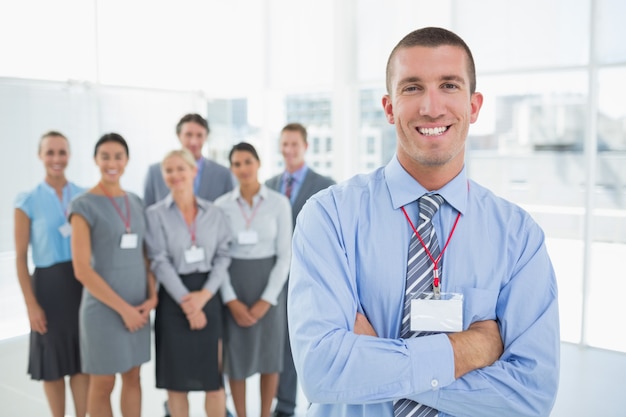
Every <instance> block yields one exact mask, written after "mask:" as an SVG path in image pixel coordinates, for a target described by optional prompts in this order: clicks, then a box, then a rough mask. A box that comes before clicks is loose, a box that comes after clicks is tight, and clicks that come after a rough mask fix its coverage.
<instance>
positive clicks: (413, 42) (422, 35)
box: [387, 27, 476, 94]
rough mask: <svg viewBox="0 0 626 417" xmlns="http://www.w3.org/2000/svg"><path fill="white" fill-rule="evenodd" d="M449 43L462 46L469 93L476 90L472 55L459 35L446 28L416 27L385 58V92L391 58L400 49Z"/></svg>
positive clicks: (432, 46) (388, 83)
mask: <svg viewBox="0 0 626 417" xmlns="http://www.w3.org/2000/svg"><path fill="white" fill-rule="evenodd" d="M443 45H449V46H457V47H460V48H463V49H464V50H465V53H466V55H467V73H468V74H467V75H468V76H469V82H470V93H471V94H474V93H475V92H476V66H475V65H474V57H473V56H472V51H470V49H469V46H467V44H466V43H465V41H464V40H463V39H461V37H460V36H459V35H457V34H456V33H454V32H451V31H449V30H447V29H442V28H437V27H427V28H422V29H417V30H415V31H413V32H411V33H409V34H408V35H406V36H405V37H404V38H402V40H400V42H398V44H397V45H396V46H395V47H394V48H393V50H392V51H391V54H390V55H389V59H388V60H387V94H391V72H392V71H393V64H392V62H393V58H394V57H395V55H396V52H398V50H400V49H404V48H411V47H413V46H425V47H427V48H436V47H438V46H443Z"/></svg>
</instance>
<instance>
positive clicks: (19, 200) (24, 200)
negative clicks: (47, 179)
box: [14, 192, 33, 219]
mask: <svg viewBox="0 0 626 417" xmlns="http://www.w3.org/2000/svg"><path fill="white" fill-rule="evenodd" d="M31 195H32V194H31V193H27V192H25V193H19V194H18V195H17V197H15V204H14V206H15V208H16V209H20V210H22V211H23V212H24V213H25V214H26V216H28V218H29V219H32V218H33V208H32V204H31V202H32V198H31Z"/></svg>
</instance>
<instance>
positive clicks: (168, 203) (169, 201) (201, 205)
mask: <svg viewBox="0 0 626 417" xmlns="http://www.w3.org/2000/svg"><path fill="white" fill-rule="evenodd" d="M163 201H164V202H165V207H167V208H172V206H176V203H175V202H174V197H173V196H172V193H168V194H167V195H166V196H165V198H163ZM196 205H197V206H198V210H203V211H204V210H206V209H207V207H208V206H209V202H208V201H205V200H203V199H201V198H198V197H196Z"/></svg>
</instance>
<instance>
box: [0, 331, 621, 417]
mask: <svg viewBox="0 0 626 417" xmlns="http://www.w3.org/2000/svg"><path fill="white" fill-rule="evenodd" d="M27 345H28V339H27V337H25V336H20V337H16V338H13V339H8V340H4V341H0V417H45V416H48V415H49V414H48V409H47V405H46V400H45V397H44V394H43V392H42V388H41V385H40V384H39V383H36V382H33V381H31V380H29V378H28V376H27V375H26V373H25V369H26V351H27ZM561 362H562V363H561V385H560V389H559V394H558V397H557V401H556V405H555V407H554V410H553V412H552V417H578V416H603V417H624V416H626V395H625V393H626V354H623V353H616V352H611V351H606V350H599V349H592V348H580V347H579V346H577V345H571V344H567V343H564V344H562V345H561ZM153 375H154V368H153V365H152V363H148V364H146V365H144V366H143V368H142V386H143V388H144V389H143V394H144V397H143V413H142V415H143V416H144V417H162V416H163V412H162V407H163V400H164V399H165V393H164V392H163V391H161V390H157V389H156V388H154V376H153ZM258 383H259V380H258V378H254V377H253V378H250V380H249V384H250V387H249V392H248V408H249V410H248V411H249V417H255V416H258V412H259V411H258V410H259V401H258V396H255V395H253V394H254V393H256V392H258V391H257V390H258ZM118 400H119V391H118V390H116V391H115V392H114V400H113V401H114V402H113V405H114V410H116V414H115V415H116V416H119V415H120V414H119V409H118V407H117V404H118ZM190 400H191V415H192V416H193V417H202V416H204V414H203V411H202V401H203V398H202V394H200V393H192V394H191V396H190ZM228 402H229V405H230V408H231V410H232V409H233V408H232V403H231V402H230V399H229V401H228ZM305 414H306V399H305V398H304V395H303V394H302V393H301V392H300V397H299V404H298V410H297V414H296V415H297V416H298V417H304V415H305ZM67 415H68V416H73V415H74V414H73V409H72V405H71V403H70V404H69V407H68V410H67ZM372 417H377V416H372Z"/></svg>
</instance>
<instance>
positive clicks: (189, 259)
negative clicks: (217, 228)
mask: <svg viewBox="0 0 626 417" xmlns="http://www.w3.org/2000/svg"><path fill="white" fill-rule="evenodd" d="M194 204H195V205H196V217H194V218H193V221H192V222H191V224H188V225H187V230H189V235H190V236H191V247H190V248H189V249H187V250H186V251H185V262H186V263H188V264H194V263H196V262H202V261H204V248H202V247H198V246H197V245H196V224H197V223H196V221H197V212H198V206H197V202H195V201H194Z"/></svg>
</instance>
